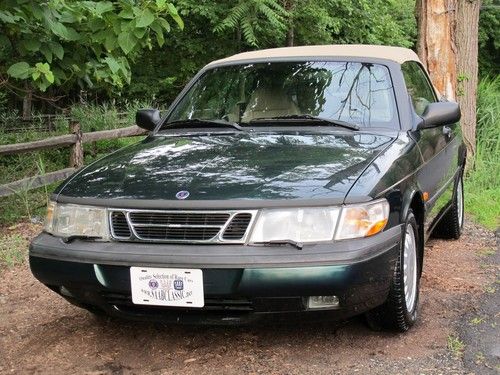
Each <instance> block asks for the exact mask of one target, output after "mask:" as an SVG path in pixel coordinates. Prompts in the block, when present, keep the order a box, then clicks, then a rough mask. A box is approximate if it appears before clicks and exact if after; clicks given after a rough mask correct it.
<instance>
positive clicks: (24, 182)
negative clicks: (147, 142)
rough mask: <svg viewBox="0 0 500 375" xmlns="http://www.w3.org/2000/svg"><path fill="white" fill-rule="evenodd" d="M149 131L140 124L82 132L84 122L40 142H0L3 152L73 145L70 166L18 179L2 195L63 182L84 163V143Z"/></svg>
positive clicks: (1, 189) (2, 188)
mask: <svg viewBox="0 0 500 375" xmlns="http://www.w3.org/2000/svg"><path fill="white" fill-rule="evenodd" d="M146 133H147V131H146V130H144V129H141V128H139V127H138V126H136V125H133V126H129V127H126V128H119V129H112V130H101V131H96V132H89V133H82V132H81V130H80V124H78V123H71V124H70V134H66V135H59V136H55V137H50V138H46V139H42V140H40V141H33V142H25V143H16V144H11V145H0V156H1V155H13V154H21V153H25V152H32V151H37V150H44V149H49V148H60V147H68V146H70V147H71V151H70V158H69V167H68V168H64V169H61V170H59V171H55V172H50V173H46V174H44V175H38V176H33V177H27V178H23V179H21V180H18V181H14V182H10V183H8V184H4V185H0V197H2V196H7V195H11V194H15V193H18V192H20V191H27V190H31V189H35V188H38V187H42V186H45V185H50V184H52V183H54V182H57V181H60V180H63V179H65V178H66V177H68V176H69V175H71V174H72V173H73V172H74V171H75V170H76V169H78V168H80V167H82V166H83V144H84V143H90V142H96V141H100V140H104V139H118V138H123V137H133V136H138V135H144V134H146Z"/></svg>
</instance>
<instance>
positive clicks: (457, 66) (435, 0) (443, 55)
mask: <svg viewBox="0 0 500 375" xmlns="http://www.w3.org/2000/svg"><path fill="white" fill-rule="evenodd" d="M480 7H481V1H480V0H417V3H416V12H415V13H416V16H417V27H418V41H417V53H418V55H419V57H420V59H421V61H422V63H423V64H424V66H425V67H426V68H427V70H428V72H429V75H430V77H431V81H432V82H433V84H434V86H435V87H436V89H437V90H438V91H439V92H440V93H441V95H444V96H445V97H446V98H448V99H450V100H456V101H458V102H459V103H460V106H461V110H462V120H461V125H462V131H463V137H464V142H465V144H466V146H467V152H468V153H467V155H468V159H470V158H471V157H473V155H474V153H475V148H476V93H477V92H476V88H477V74H478V61H477V60H478V24H479V9H480Z"/></svg>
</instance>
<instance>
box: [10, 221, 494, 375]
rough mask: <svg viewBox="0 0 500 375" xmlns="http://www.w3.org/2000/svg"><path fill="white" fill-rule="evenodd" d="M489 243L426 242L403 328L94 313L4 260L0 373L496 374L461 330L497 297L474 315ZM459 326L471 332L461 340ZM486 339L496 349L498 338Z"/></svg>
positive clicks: (487, 283) (490, 282) (474, 239)
mask: <svg viewBox="0 0 500 375" xmlns="http://www.w3.org/2000/svg"><path fill="white" fill-rule="evenodd" d="M38 230H39V227H37V226H33V225H29V224H27V225H22V226H18V227H15V228H11V229H7V228H3V229H0V235H3V234H5V233H7V232H9V231H16V232H20V233H22V234H23V235H24V236H26V237H31V236H33V235H34V233H36V232H37V231H38ZM495 251H497V243H496V238H495V235H494V234H493V233H491V232H488V231H486V230H484V229H482V228H480V227H478V226H476V225H473V224H471V223H470V222H467V224H466V228H465V232H464V235H463V236H462V239H461V240H460V241H442V240H432V241H430V242H429V243H428V245H427V248H426V252H427V254H426V259H425V265H424V274H423V278H422V290H421V309H420V320H419V322H418V324H417V325H416V326H415V327H413V328H412V329H411V330H410V331H409V332H408V333H406V334H394V333H380V332H372V331H370V330H369V329H368V328H367V327H366V326H365V325H364V324H363V321H362V319H360V318H355V319H352V320H350V321H347V322H342V323H336V324H333V323H321V324H319V323H318V324H306V323H303V324H302V323H300V324H297V323H294V324H293V325H290V326H274V325H267V326H250V327H239V328H222V327H190V326H172V325H169V326H165V325H159V324H152V323H136V322H127V321H121V320H115V319H109V318H96V317H94V316H92V315H91V314H90V313H88V312H86V311H84V310H81V309H78V308H76V307H73V306H71V305H70V304H68V303H67V302H65V301H64V300H63V299H62V298H60V297H59V296H57V295H56V294H54V293H53V292H51V291H49V290H48V289H46V288H45V287H43V286H42V285H41V284H40V283H38V282H37V281H36V280H35V279H34V278H33V277H32V276H31V273H30V271H29V267H28V265H27V264H26V263H25V264H24V265H22V266H17V267H13V268H9V269H7V268H4V269H2V270H0V279H1V280H2V282H1V283H0V373H2V374H3V373H5V374H10V373H15V374H38V373H44V374H45V373H46V374H72V373H73V374H89V375H90V374H92V375H97V374H145V373H151V374H174V373H175V374H178V373H186V374H243V373H244V374H259V373H263V374H302V373H314V374H332V373H339V374H346V373H361V374H366V373H370V374H372V373H373V374H392V373H394V374H406V373H408V374H449V373H451V374H463V373H465V374H467V373H498V371H500V367H499V366H500V363H499V362H498V355H499V354H498V353H497V354H496V357H495V354H494V351H493V354H492V357H491V358H490V357H488V358H487V360H486V359H485V358H484V356H485V355H484V354H483V353H480V354H481V355H482V356H483V357H481V356H480V354H478V353H475V352H473V350H475V349H474V348H475V347H474V345H473V343H475V342H476V341H478V340H479V341H480V340H481V335H482V334H484V332H485V330H484V329H483V330H482V331H481V332H483V333H480V334H479V335H476V336H474V333H470V332H468V331H467V329H466V328H467V327H468V326H471V325H480V324H482V323H483V322H486V320H485V319H483V320H480V319H482V318H484V314H490V315H492V317H490V318H493V319H495V318H498V303H497V302H493V303H492V302H491V301H490V302H488V303H489V305H490V308H489V309H485V310H484V311H488V312H484V311H483V312H482V314H483V315H481V317H477V319H475V314H476V313H477V311H478V308H480V306H479V305H481V304H483V302H482V301H483V298H489V297H488V295H489V294H492V291H493V292H495V286H496V285H498V279H497V277H498V262H492V261H491V259H492V257H493V258H496V259H498V256H496V255H495ZM496 254H498V252H496ZM485 296H486V297H485ZM497 301H498V300H497ZM488 303H485V304H484V305H485V306H487V305H488ZM493 315H494V316H493ZM486 318H488V317H486ZM464 327H466V328H465V331H464ZM485 327H486V326H485ZM483 328H484V327H483ZM495 329H496V330H495ZM491 330H493V332H496V333H498V327H495V326H494V323H492V324H491V329H490V328H489V326H488V327H486V331H490V333H491ZM466 331H467V332H466ZM461 334H463V335H469V334H470V335H472V336H471V337H472V338H471V337H467V341H466V342H465V343H464V342H463V341H461V337H460V335H461ZM493 335H495V333H493ZM493 337H495V336H493ZM496 337H497V338H498V336H496ZM452 338H456V339H455V340H452ZM490 340H491V336H490ZM495 341H496V343H495ZM493 342H494V345H496V346H497V349H498V340H495V338H493ZM468 343H471V344H468ZM462 346H464V347H463V348H462ZM464 358H473V359H472V361H469V362H470V363H472V364H473V365H474V366H475V367H471V366H472V365H469V364H468V363H469V362H468V361H466V360H464ZM474 358H475V359H476V360H474Z"/></svg>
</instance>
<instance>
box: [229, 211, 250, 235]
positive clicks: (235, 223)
mask: <svg viewBox="0 0 500 375" xmlns="http://www.w3.org/2000/svg"><path fill="white" fill-rule="evenodd" d="M251 220H252V215H251V214H249V213H240V214H236V215H234V217H233V218H232V219H231V222H230V223H229V225H228V226H227V227H226V229H225V230H224V233H223V234H222V238H223V239H225V240H239V239H241V238H243V236H244V235H245V233H246V231H247V228H248V224H250V221H251Z"/></svg>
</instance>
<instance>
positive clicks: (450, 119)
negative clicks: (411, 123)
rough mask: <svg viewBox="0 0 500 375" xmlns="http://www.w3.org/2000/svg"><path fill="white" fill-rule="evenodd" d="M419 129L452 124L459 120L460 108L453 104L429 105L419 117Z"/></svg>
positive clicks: (439, 103)
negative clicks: (420, 120)
mask: <svg viewBox="0 0 500 375" xmlns="http://www.w3.org/2000/svg"><path fill="white" fill-rule="evenodd" d="M421 117H422V122H421V123H420V124H418V128H419V129H427V128H433V127H436V126H441V125H449V124H454V123H455V122H458V121H459V120H460V117H461V114H460V106H459V105H458V103H455V102H437V103H429V104H427V107H425V110H424V113H422V115H421Z"/></svg>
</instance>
